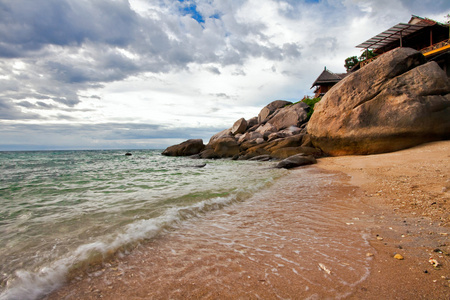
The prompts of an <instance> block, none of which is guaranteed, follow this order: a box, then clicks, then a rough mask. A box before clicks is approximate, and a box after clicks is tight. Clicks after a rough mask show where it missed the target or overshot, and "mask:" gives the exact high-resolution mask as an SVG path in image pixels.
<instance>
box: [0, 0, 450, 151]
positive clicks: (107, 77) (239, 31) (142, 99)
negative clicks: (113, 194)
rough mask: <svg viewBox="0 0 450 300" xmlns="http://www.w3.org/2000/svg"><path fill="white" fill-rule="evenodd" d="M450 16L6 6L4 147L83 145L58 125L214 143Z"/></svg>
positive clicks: (211, 4) (255, 4)
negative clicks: (422, 24)
mask: <svg viewBox="0 0 450 300" xmlns="http://www.w3.org/2000/svg"><path fill="white" fill-rule="evenodd" d="M449 10H450V3H448V1H444V0H433V1H431V0H422V1H418V0H417V1H406V0H394V1H392V0H367V1H362V0H320V1H311V0H300V1H299V0H231V1H222V0H189V1H173V0H153V1H144V0H129V1H127V0H117V1H106V0H96V1H94V0H81V1H80V0H22V1H7V0H0V57H1V58H2V59H1V60H0V108H1V110H0V124H2V127H3V128H2V129H4V130H2V133H0V139H1V140H2V141H3V142H2V143H3V144H4V145H10V146H11V145H13V144H14V145H15V146H14V147H18V148H20V140H18V139H17V136H20V137H21V138H22V141H24V140H27V139H29V140H30V139H31V138H32V139H35V143H33V145H30V144H28V145H27V146H26V147H27V148H30V147H36V148H39V147H45V145H53V147H59V148H67V147H75V146H76V145H75V144H74V143H73V142H70V138H69V139H66V138H64V139H63V138H61V137H60V136H59V135H58V134H56V133H55V132H56V131H55V130H56V128H57V126H61V128H64V129H65V131H64V132H65V134H66V135H71V134H72V135H73V136H74V137H77V136H78V137H80V136H81V135H80V134H81V133H80V132H81V131H80V130H79V128H82V127H83V126H84V127H85V128H90V129H92V130H86V131H83V132H82V136H83V138H81V137H80V138H78V140H79V141H80V143H81V141H83V142H82V144H83V145H84V147H94V148H95V147H100V146H101V147H107V146H108V143H109V145H111V147H113V145H115V146H114V147H118V145H125V144H126V143H127V142H129V141H130V140H132V139H133V140H134V142H133V143H135V144H136V145H140V146H139V147H145V146H142V145H143V144H142V143H140V142H138V141H145V142H144V145H145V144H146V143H148V144H149V145H150V144H152V141H156V140H158V142H157V143H156V142H155V143H153V144H152V145H156V144H158V145H162V144H161V143H163V141H165V142H169V141H170V142H172V141H175V140H177V141H178V140H181V139H183V138H187V137H188V136H192V137H196V134H198V137H202V138H207V137H206V136H205V134H206V133H208V134H209V133H211V134H213V133H215V132H213V131H211V129H213V130H217V131H218V130H221V129H223V128H226V127H229V126H231V125H232V123H233V122H234V121H235V120H236V119H238V118H241V117H245V118H250V117H252V116H254V115H256V114H257V113H258V112H259V110H260V109H261V108H262V107H263V106H264V105H266V104H267V103H269V102H270V101H272V100H275V99H287V100H295V101H296V100H299V99H301V98H302V97H303V96H304V95H307V94H311V90H310V87H311V84H312V82H313V81H314V79H315V78H316V77H317V76H318V74H320V72H321V71H322V69H323V67H324V66H327V68H328V69H330V70H332V71H335V72H343V71H344V67H343V63H344V59H345V58H346V57H348V56H352V55H359V50H358V49H356V48H354V46H355V45H357V44H359V43H361V42H363V41H364V40H366V39H368V38H370V37H372V36H373V35H375V34H377V33H379V32H381V31H383V30H385V29H386V28H388V27H390V26H392V25H394V24H396V23H399V22H407V21H408V20H409V18H410V16H411V14H418V15H421V16H427V17H431V18H436V19H438V20H441V21H442V20H443V16H444V15H446V14H447V13H449ZM21 124H22V125H21ZM102 124H124V125H123V126H125V127H128V128H130V129H133V130H136V126H138V125H139V126H145V125H148V126H150V127H151V128H152V133H150V132H148V131H145V130H142V129H139V132H141V133H142V134H141V135H139V136H136V137H132V136H130V138H128V139H126V138H125V139H126V140H127V141H126V142H124V143H122V142H120V141H122V140H123V139H124V135H125V132H128V133H129V132H131V131H130V130H128V131H123V132H120V133H117V132H115V131H110V130H109V129H108V126H103V125H102ZM13 125H14V126H16V127H14V131H8V130H9V129H10V130H13V127H11V126H13ZM25 125H26V126H25ZM44 125H45V126H44ZM47 125H48V126H47ZM17 126H18V127H17ZM21 126H22V127H21ZM33 126H35V128H37V129H39V130H34V131H33V130H32V128H33ZM8 128H9V129H8ZM186 128H189V129H190V130H191V134H187V133H186V130H185V129H186ZM168 129H170V130H168ZM17 130H23V132H20V134H17ZM177 131H178V132H179V133H178V135H177V133H176V132H177ZM49 132H50V133H51V134H49ZM102 132H103V133H105V134H104V135H102ZM106 133H107V134H106ZM114 133H117V140H116V141H114V137H113V136H114ZM146 134H147V136H146ZM31 135H33V136H32V137H31ZM43 135H46V136H47V138H46V139H44V138H42V139H39V136H43ZM164 135H166V136H164ZM14 136H15V137H16V138H14ZM106 136H107V137H106ZM94 140H95V141H96V142H93V141H94ZM39 141H41V144H39ZM58 141H59V142H58ZM58 143H59V144H58ZM165 146H167V145H165ZM8 147H9V146H8ZM24 147H25V146H24ZM0 149H1V147H0Z"/></svg>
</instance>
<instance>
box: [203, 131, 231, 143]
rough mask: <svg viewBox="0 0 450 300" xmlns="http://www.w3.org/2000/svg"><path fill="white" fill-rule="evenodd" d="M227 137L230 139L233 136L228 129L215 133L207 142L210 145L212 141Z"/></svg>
mask: <svg viewBox="0 0 450 300" xmlns="http://www.w3.org/2000/svg"><path fill="white" fill-rule="evenodd" d="M228 137H230V138H232V137H233V135H232V134H231V128H229V129H224V130H222V131H220V132H218V133H216V134H215V135H213V136H212V137H211V138H210V139H209V142H210V143H211V142H212V141H214V140H217V139H223V138H228Z"/></svg>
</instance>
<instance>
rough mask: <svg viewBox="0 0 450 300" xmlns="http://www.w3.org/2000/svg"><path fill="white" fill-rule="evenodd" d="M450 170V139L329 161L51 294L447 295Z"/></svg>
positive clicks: (70, 296) (153, 296)
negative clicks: (434, 262) (435, 261)
mask: <svg viewBox="0 0 450 300" xmlns="http://www.w3.org/2000/svg"><path fill="white" fill-rule="evenodd" d="M449 166H450V142H449V141H444V142H438V143H433V144H428V145H424V146H420V147H416V148H413V149H408V150H403V151H399V152H395V153H388V154H381V155H372V156H354V157H353V156H346V157H333V158H324V159H321V160H320V161H319V164H318V165H315V166H310V167H306V168H301V169H297V170H293V171H292V172H291V173H290V175H288V176H286V177H283V178H282V179H280V180H278V181H277V182H275V183H274V185H273V186H272V187H271V188H269V189H267V190H264V191H262V192H260V193H257V194H256V195H255V196H253V197H252V198H251V199H249V200H247V201H245V202H242V203H237V204H234V205H232V206H230V207H227V208H224V209H221V210H218V211H214V212H210V213H208V214H206V215H204V216H202V217H200V218H197V219H192V220H189V221H187V222H183V223H182V224H180V225H179V227H178V228H175V229H174V230H172V231H170V232H167V233H165V234H164V235H162V236H160V237H158V238H156V239H154V240H151V241H148V242H146V243H143V244H141V245H140V246H139V247H137V248H136V249H134V250H133V251H131V252H130V253H129V254H127V255H122V256H121V257H117V258H116V259H113V260H111V261H108V262H107V263H104V264H103V265H101V266H97V267H95V268H92V269H91V270H89V271H88V272H84V273H83V274H77V275H76V276H75V278H73V279H72V280H71V281H70V282H68V283H67V285H66V286H64V287H62V288H61V289H60V290H58V291H56V292H55V293H53V294H51V295H50V296H48V297H46V299H98V298H104V299H169V298H170V299H277V298H285V299H306V298H310V299H324V298H331V299H336V298H345V299H448V298H449V296H450V287H449V284H450V283H449V279H450V273H449V270H450V265H449V264H450V259H449V256H447V255H446V253H448V252H450V247H449V246H448V245H449V243H450V241H449V238H448V235H447V233H450V232H449V227H448V225H449V216H448V208H449V207H448V202H449V200H450V199H449V190H450V182H449V179H450V173H449V172H450V170H449V169H450V168H449ZM395 254H401V255H402V256H403V257H404V259H403V260H397V259H395V258H394V255H395ZM430 256H432V257H433V258H434V259H435V260H437V261H438V262H439V264H440V266H438V267H433V266H432V265H431V264H430V262H429V259H430Z"/></svg>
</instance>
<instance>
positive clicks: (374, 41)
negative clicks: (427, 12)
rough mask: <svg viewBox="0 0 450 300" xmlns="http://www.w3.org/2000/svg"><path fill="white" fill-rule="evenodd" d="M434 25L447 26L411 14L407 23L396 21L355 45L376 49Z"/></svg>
mask: <svg viewBox="0 0 450 300" xmlns="http://www.w3.org/2000/svg"><path fill="white" fill-rule="evenodd" d="M435 25H439V26H438V27H441V26H442V27H448V25H446V24H442V23H439V22H436V21H433V20H431V19H428V18H422V17H419V16H415V15H412V17H411V20H409V22H408V23H398V24H397V25H394V26H392V27H391V28H389V29H388V30H385V31H383V32H382V33H379V34H377V35H376V36H374V37H373V38H370V39H368V40H367V41H365V42H364V43H361V44H359V45H358V46H356V48H363V49H369V48H370V49H373V50H377V49H380V48H383V47H385V46H387V45H389V44H391V43H393V42H397V41H399V40H400V39H403V38H405V37H407V36H409V35H411V34H413V33H416V32H418V31H420V30H422V29H423V28H426V27H429V26H435Z"/></svg>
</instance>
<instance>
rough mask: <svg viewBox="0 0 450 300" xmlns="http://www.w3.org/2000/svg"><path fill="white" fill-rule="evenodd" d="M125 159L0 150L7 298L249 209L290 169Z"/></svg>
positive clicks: (137, 153) (0, 292) (0, 253)
mask: <svg viewBox="0 0 450 300" xmlns="http://www.w3.org/2000/svg"><path fill="white" fill-rule="evenodd" d="M126 152H127V151H124V150H108V151H24V152H21V151H14V152H0V299H2V300H5V299H8V300H9V299H39V298H41V297H43V296H45V295H46V294H48V293H49V292H51V291H53V290H55V289H57V288H58V287H60V286H61V285H62V284H63V282H64V281H65V279H66V278H67V276H68V275H69V273H70V272H73V271H74V270H76V269H80V268H81V269H82V268H84V267H86V266H87V265H89V264H91V263H93V262H99V261H100V262H101V261H103V260H108V259H109V258H110V257H111V256H113V255H117V253H121V252H127V251H129V250H130V249H132V248H133V247H135V246H136V245H137V244H140V243H143V242H148V241H151V240H152V239H157V238H158V236H159V235H161V234H163V233H164V232H167V231H170V230H173V228H175V227H177V226H180V224H183V222H186V221H192V220H193V219H196V218H202V216H204V215H206V214H208V213H209V212H211V211H216V210H221V209H223V208H224V207H228V206H230V205H233V204H235V203H240V202H245V201H246V199H248V198H250V197H251V196H252V195H253V194H255V193H257V192H259V191H262V190H264V189H266V188H268V187H269V186H270V185H272V184H273V182H274V181H276V180H277V179H278V178H280V177H281V176H283V175H285V174H286V172H287V171H286V170H280V169H275V168H273V165H272V164H273V163H270V162H254V161H233V160H201V159H200V160H193V159H189V158H183V157H167V156H163V155H161V151H160V150H134V151H128V152H130V153H131V154H132V155H125V153H126Z"/></svg>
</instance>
